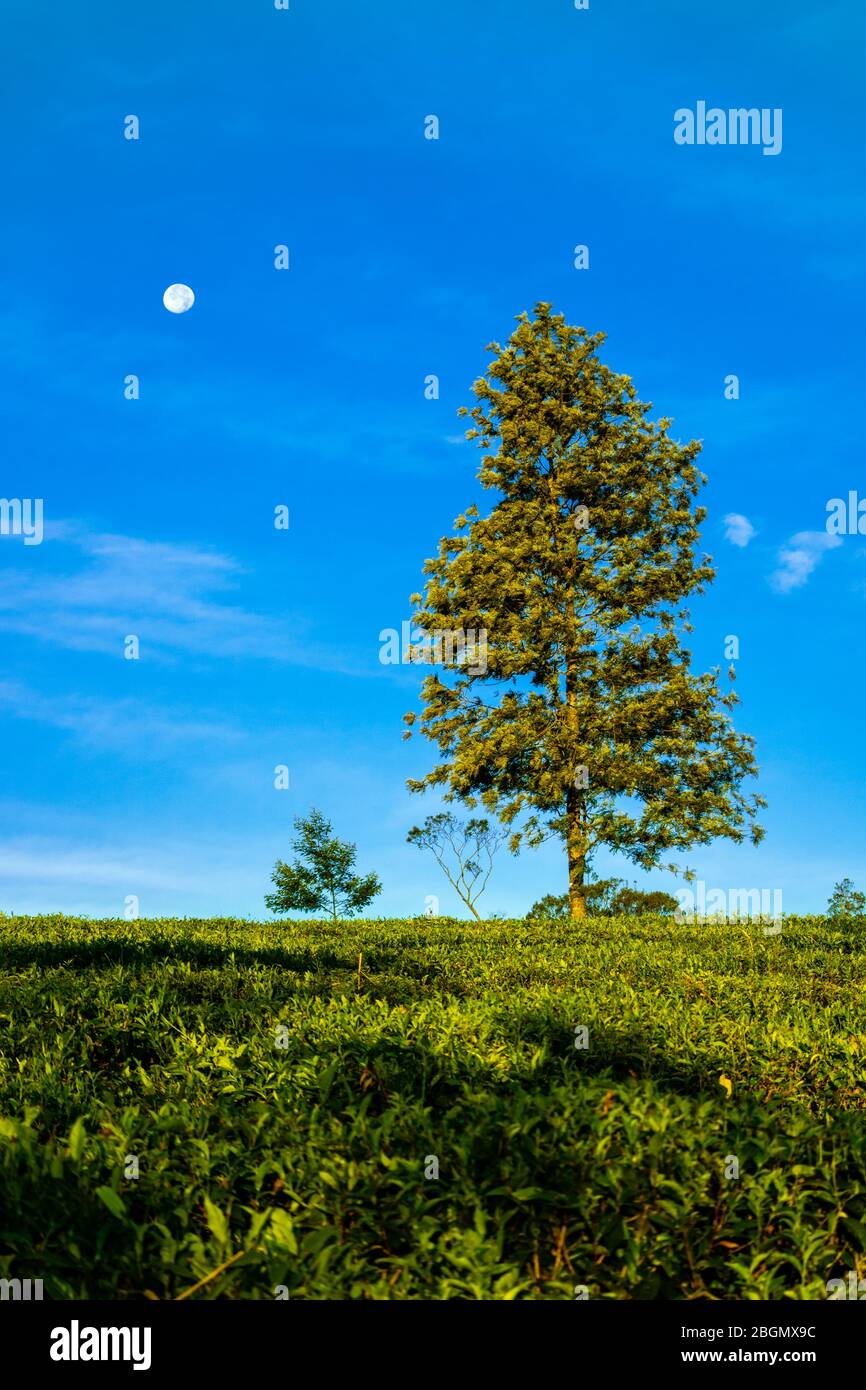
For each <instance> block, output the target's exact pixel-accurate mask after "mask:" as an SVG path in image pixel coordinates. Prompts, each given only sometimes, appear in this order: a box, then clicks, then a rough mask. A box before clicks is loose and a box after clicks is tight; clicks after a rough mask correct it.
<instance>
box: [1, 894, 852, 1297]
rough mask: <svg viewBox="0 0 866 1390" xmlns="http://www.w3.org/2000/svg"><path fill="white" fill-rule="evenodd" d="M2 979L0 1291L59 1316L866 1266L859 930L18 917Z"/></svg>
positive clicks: (501, 1292)
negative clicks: (54, 1304)
mask: <svg viewBox="0 0 866 1390" xmlns="http://www.w3.org/2000/svg"><path fill="white" fill-rule="evenodd" d="M361 953H363V957H362V968H361V970H360V973H359V966H358V956H359V954H361ZM0 954H2V959H3V961H4V973H3V975H2V977H0V1231H2V1238H0V1277H10V1276H12V1275H14V1276H17V1277H20V1278H28V1277H29V1278H43V1279H44V1281H45V1295H46V1297H47V1298H55V1299H69V1298H114V1297H118V1298H121V1299H133V1298H142V1297H157V1298H160V1299H169V1298H175V1297H177V1296H178V1295H180V1294H181V1293H184V1292H185V1291H186V1290H188V1289H191V1288H192V1287H193V1285H195V1284H196V1283H197V1282H198V1281H199V1280H206V1281H207V1282H206V1283H205V1284H203V1286H202V1287H201V1289H200V1290H199V1291H198V1292H197V1293H195V1294H193V1295H191V1297H192V1298H194V1299H216V1298H222V1299H241V1298H243V1299H261V1300H270V1299H273V1297H274V1291H275V1288H276V1286H277V1285H283V1284H284V1285H286V1286H287V1287H288V1289H289V1291H290V1295H291V1297H292V1298H293V1299H296V1298H300V1299H316V1300H321V1299H434V1300H435V1299H473V1300H474V1299H494V1300H498V1299H542V1300H544V1299H551V1300H556V1299H559V1300H562V1299H568V1300H570V1299H572V1298H573V1296H574V1285H575V1284H586V1285H587V1286H588V1288H589V1291H590V1295H591V1297H593V1298H605V1299H632V1298H674V1299H681V1298H689V1299H690V1298H716V1299H766V1300H774V1299H779V1298H793V1299H823V1298H825V1297H826V1289H825V1281H826V1280H827V1279H828V1278H831V1277H836V1276H845V1275H846V1274H847V1271H849V1270H851V1269H854V1268H859V1269H860V1270H861V1271H862V1268H863V1260H864V1256H866V1177H864V1174H866V1124H864V1110H866V1083H864V1079H863V1056H864V1052H866V1025H864V1020H863V1014H862V1007H861V1003H860V998H861V991H862V980H863V970H864V962H866V924H862V923H857V922H854V923H845V924H844V926H837V925H836V924H834V923H833V922H831V921H827V920H826V919H824V918H806V919H800V920H792V919H788V920H787V921H786V923H785V926H784V929H783V931H782V932H781V934H780V935H778V936H767V935H764V933H763V932H762V930H761V928H760V926H758V925H757V924H755V925H750V924H746V923H740V924H736V923H732V924H730V925H724V924H706V925H695V924H690V923H686V924H682V925H679V926H675V925H674V924H673V923H671V922H669V921H666V920H664V919H663V918H655V919H649V918H632V919H627V920H626V919H624V920H623V921H622V922H620V923H618V924H617V925H616V926H615V928H614V929H612V928H611V923H610V920H609V919H598V920H596V919H594V918H590V919H588V920H587V921H586V923H584V924H582V925H581V927H580V928H579V929H576V928H575V926H574V925H573V924H572V923H571V922H570V921H565V922H555V921H547V922H544V923H541V924H530V923H525V922H504V923H502V924H499V923H490V922H485V923H484V924H483V925H476V924H474V923H470V922H456V921H454V920H448V919H440V920H430V919H427V918H418V919H416V920H413V921H407V922H395V921H389V922H379V921H365V922H363V923H360V922H359V923H352V922H341V923H338V924H337V925H334V926H332V925H331V924H329V923H327V922H325V923H322V922H312V923H310V922H298V921H294V920H290V921H287V922H286V924H285V930H284V931H282V932H281V933H280V934H279V936H278V937H275V935H274V932H273V929H272V927H271V926H269V925H268V924H259V923H254V922H236V921H221V920H216V921H205V922H196V921H172V920H162V921H138V922H124V921H117V922H86V921H79V920H73V919H69V918H61V917H43V918H26V917H16V918H10V919H9V920H7V921H4V922H2V923H0ZM577 1025H585V1026H586V1027H587V1028H588V1029H589V1047H588V1049H586V1050H579V1049H578V1048H576V1047H575V1027H576V1026H577ZM280 1029H282V1030H284V1031H283V1032H282V1033H280V1032H279V1030H280ZM281 1043H282V1044H284V1046H281V1045H280V1044H281ZM722 1076H724V1078H725V1079H726V1081H728V1082H729V1085H730V1090H731V1094H730V1096H729V1095H728V1093H727V1092H728V1087H726V1086H723V1085H722V1084H720V1077H722ZM129 1154H136V1155H138V1156H139V1160H140V1177H139V1179H138V1180H134V1179H127V1178H125V1177H124V1176H123V1173H124V1167H125V1163H126V1156H127V1155H129ZM430 1155H435V1156H437V1157H438V1160H439V1178H438V1180H429V1179H427V1178H425V1176H424V1174H425V1167H426V1166H427V1162H428V1156H430ZM729 1155H735V1156H736V1157H737V1158H738V1160H739V1165H740V1176H739V1178H738V1179H736V1180H731V1179H729V1178H726V1176H725V1170H726V1164H727V1162H728V1156H729ZM236 1257H237V1258H236ZM230 1260H231V1261H234V1262H233V1263H231V1264H229V1265H226V1262H227V1261H230ZM223 1266H226V1267H225V1268H222V1267H223ZM215 1271H219V1272H218V1273H215ZM209 1276H213V1277H209Z"/></svg>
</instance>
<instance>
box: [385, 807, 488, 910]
mask: <svg viewBox="0 0 866 1390" xmlns="http://www.w3.org/2000/svg"><path fill="white" fill-rule="evenodd" d="M506 837H507V831H506V830H504V829H502V828H501V827H499V826H491V825H490V822H489V821H487V820H483V819H478V818H476V819H473V820H468V821H458V820H456V819H455V818H454V816H452V815H451V814H450V813H449V812H447V811H442V812H440V813H439V814H438V815H436V816H428V817H427V819H426V820H425V822H424V824H423V825H420V826H419V825H414V826H413V827H412V829H411V830H410V831H409V834H408V835H407V837H406V838H407V840H408V841H409V843H410V844H412V845H417V846H418V848H419V849H429V850H430V851H431V853H432V854H433V857H434V858H435V860H436V863H437V864H438V865H439V867H440V869H441V870H442V872H443V874H444V875H445V877H446V878H447V880H448V882H449V883H450V884H451V887H452V888H453V889H454V891H455V893H456V894H457V896H458V897H459V898H460V899H461V900H462V901H463V902H464V903H465V904H466V906H467V907H468V908H469V911H470V912H471V913H472V915H473V917H474V918H475V919H476V921H478V922H480V921H481V917H480V915H479V913H478V912H477V911H476V908H475V904H476V903H477V901H478V899H479V898H480V897H481V894H482V893H483V892H484V890H485V888H486V887H487V884H488V881H489V879H490V875H491V873H492V872H493V856H494V855H495V853H496V851H497V850H498V849H499V847H500V845H501V844H502V843H503V842H504V840H505V839H506Z"/></svg>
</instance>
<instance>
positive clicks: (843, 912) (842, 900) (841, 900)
mask: <svg viewBox="0 0 866 1390" xmlns="http://www.w3.org/2000/svg"><path fill="white" fill-rule="evenodd" d="M864 913H866V894H864V893H861V892H860V891H859V889H857V888H855V887H854V884H853V883H852V881H851V879H850V878H843V879H842V881H841V883H837V884H836V886H835V888H834V889H833V892H832V894H831V895H830V901H829V902H828V903H827V916H828V917H830V918H832V920H833V921H838V920H839V919H840V918H848V917H862V916H863V915H864Z"/></svg>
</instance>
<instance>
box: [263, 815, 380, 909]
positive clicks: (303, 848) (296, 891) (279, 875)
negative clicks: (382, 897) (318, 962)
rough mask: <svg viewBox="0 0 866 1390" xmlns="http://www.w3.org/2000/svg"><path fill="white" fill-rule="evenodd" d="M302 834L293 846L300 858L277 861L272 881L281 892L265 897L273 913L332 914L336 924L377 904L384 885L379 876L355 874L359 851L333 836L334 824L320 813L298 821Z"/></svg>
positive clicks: (267, 905) (297, 826)
mask: <svg viewBox="0 0 866 1390" xmlns="http://www.w3.org/2000/svg"><path fill="white" fill-rule="evenodd" d="M295 829H296V830H297V831H298V835H297V837H296V838H295V840H294V841H293V842H292V848H293V849H294V851H295V853H296V854H297V855H298V858H299V860H300V862H297V861H296V862H295V863H294V864H284V863H283V861H282V860H281V859H278V860H277V862H276V864H275V865H274V872H273V873H272V874H271V880H272V882H273V884H274V887H275V889H276V892H274V893H268V894H266V896H265V906H266V907H268V908H270V910H271V912H318V911H324V912H330V914H331V917H332V919H333V920H334V921H335V922H336V921H337V920H338V918H340V917H353V916H354V915H355V913H356V912H360V911H361V908H363V907H366V906H367V904H368V903H370V902H372V900H373V899H374V898H375V896H376V894H377V893H381V891H382V885H381V883H380V882H379V879H378V878H377V876H376V875H375V874H367V875H366V876H365V877H363V878H362V877H359V876H358V875H356V874H354V873H353V872H352V870H353V868H354V866H355V858H356V854H357V850H356V848H355V846H354V845H352V844H349V843H348V842H347V841H346V840H338V839H337V838H336V836H335V835H332V834H331V822H330V821H327V820H325V817H324V816H323V815H322V813H321V811H316V810H315V809H314V810H312V811H311V812H310V814H309V816H306V817H303V816H301V817H299V818H298V819H297V820H296V821H295Z"/></svg>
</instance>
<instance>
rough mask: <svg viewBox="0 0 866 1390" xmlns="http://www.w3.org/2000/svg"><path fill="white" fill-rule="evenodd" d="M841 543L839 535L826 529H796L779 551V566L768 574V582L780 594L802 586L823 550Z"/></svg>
mask: <svg viewBox="0 0 866 1390" xmlns="http://www.w3.org/2000/svg"><path fill="white" fill-rule="evenodd" d="M841 544H842V541H841V538H840V537H839V536H831V535H828V533H827V532H826V531H798V532H797V534H796V535H795V536H792V537H791V539H790V540H789V541H788V543H787V545H783V546H782V548H781V550H780V551H779V566H778V569H776V570H774V572H773V573H772V574H771V575H770V583H771V584H772V586H773V588H774V589H775V590H776V592H777V593H780V594H787V593H790V591H791V589H800V588H802V586H803V585H804V584H805V583H806V580H807V579H808V578H809V575H810V574H811V573H812V571H813V570H814V568H815V566H816V565H817V564H818V562H819V561H820V559H821V557H822V556H823V555H824V553H825V551H827V550H835V549H836V547H837V546H838V545H841Z"/></svg>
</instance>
